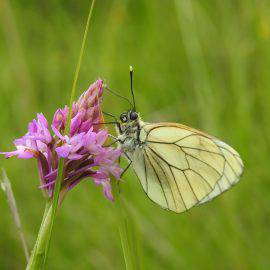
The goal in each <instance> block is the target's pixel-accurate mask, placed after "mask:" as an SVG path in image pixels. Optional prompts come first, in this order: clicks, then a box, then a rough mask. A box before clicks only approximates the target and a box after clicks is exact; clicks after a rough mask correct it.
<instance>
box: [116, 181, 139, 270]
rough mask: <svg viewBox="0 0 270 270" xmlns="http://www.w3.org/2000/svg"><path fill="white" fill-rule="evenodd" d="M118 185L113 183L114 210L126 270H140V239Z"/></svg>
mask: <svg viewBox="0 0 270 270" xmlns="http://www.w3.org/2000/svg"><path fill="white" fill-rule="evenodd" d="M116 185H117V184H116V183H115V182H113V196H114V200H115V203H114V208H115V214H116V219H117V223H118V231H119V235H120V240H121V246H122V251H123V255H124V260H125V266H126V270H138V269H140V268H141V267H140V262H139V254H138V247H137V245H138V239H137V237H136V235H137V234H136V232H135V230H136V229H135V227H136V226H135V223H134V222H133V219H132V216H131V214H130V213H129V211H128V209H127V207H126V205H125V203H124V201H123V198H122V197H121V194H120V193H119V190H118V188H117V187H116Z"/></svg>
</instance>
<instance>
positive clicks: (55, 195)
mask: <svg viewBox="0 0 270 270" xmlns="http://www.w3.org/2000/svg"><path fill="white" fill-rule="evenodd" d="M94 4H95V0H92V3H91V5H90V9H89V13H88V17H87V22H86V26H85V30H84V35H83V40H82V45H81V49H80V54H79V58H78V62H77V66H76V70H75V74H74V79H73V84H72V89H71V95H70V103H69V112H68V119H67V122H66V127H65V132H64V133H65V134H69V131H70V123H71V117H72V104H73V101H74V98H75V93H76V86H77V81H78V76H79V72H80V68H81V63H82V56H83V53H84V48H85V42H86V38H87V34H88V30H89V25H90V20H91V17H92V12H93V8H94ZM63 172H64V159H63V158H61V159H60V160H59V165H58V174H57V178H56V183H55V188H54V193H53V203H52V218H51V223H50V225H49V233H48V240H47V244H46V247H45V257H44V266H45V264H46V261H47V257H48V252H49V248H50V242H51V236H52V230H53V225H54V220H55V215H56V211H57V207H58V201H59V195H60V191H61V183H62V178H63Z"/></svg>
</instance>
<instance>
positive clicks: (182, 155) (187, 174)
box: [132, 123, 243, 212]
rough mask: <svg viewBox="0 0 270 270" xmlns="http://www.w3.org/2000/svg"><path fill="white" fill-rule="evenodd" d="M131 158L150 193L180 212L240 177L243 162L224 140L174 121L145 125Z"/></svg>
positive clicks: (171, 208) (152, 198)
mask: <svg viewBox="0 0 270 270" xmlns="http://www.w3.org/2000/svg"><path fill="white" fill-rule="evenodd" d="M140 139H141V141H145V145H144V147H142V148H140V149H137V150H136V151H135V154H134V156H133V158H132V161H133V168H134V170H135V172H136V173H137V175H138V177H139V179H140V182H141V184H142V186H143V188H144V190H145V192H146V194H147V195H148V196H149V198H150V199H151V200H152V201H154V202H155V203H157V204H159V205H160V206H161V207H163V208H165V209H168V210H172V211H174V212H183V211H186V210H188V209H190V208H191V207H193V206H195V205H197V204H201V203H204V202H207V201H209V200H211V199H212V198H214V197H216V196H217V195H219V194H221V193H222V192H224V191H225V190H227V189H228V188H230V187H231V186H232V185H234V184H236V183H237V182H238V181H239V178H240V175H241V174H242V172H243V163H242V160H241V158H240V156H239V154H238V153H237V152H236V151H235V150H234V149H233V148H231V147H230V146H229V145H227V144H225V143H224V142H222V141H220V140H218V139H216V138H214V137H212V136H210V135H207V134H205V133H203V132H201V131H198V130H196V129H192V128H189V127H187V126H184V125H179V124H173V123H160V124H145V125H144V126H143V127H142V131H141V136H140Z"/></svg>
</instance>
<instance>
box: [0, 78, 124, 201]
mask: <svg viewBox="0 0 270 270" xmlns="http://www.w3.org/2000/svg"><path fill="white" fill-rule="evenodd" d="M102 86H103V84H102V80H97V81H96V82H95V83H93V84H92V85H91V86H90V87H89V88H88V90H87V91H85V92H84V93H83V94H82V95H81V96H80V98H79V99H78V101H77V102H74V103H73V107H72V118H71V124H70V132H69V134H67V135H65V134H64V131H65V127H66V124H67V123H66V122H67V118H68V111H69V108H68V106H65V107H64V108H63V109H57V110H56V112H55V114H54V117H53V120H52V123H51V124H49V123H48V120H47V119H46V118H45V117H44V115H43V114H42V113H39V114H37V119H34V120H33V121H32V122H30V123H29V125H28V132H27V133H26V134H25V135H24V136H23V137H21V138H19V139H16V140H14V145H15V146H16V150H15V151H11V152H2V153H1V154H4V155H5V157H6V158H9V157H12V156H17V157H18V158H22V159H29V158H35V159H36V160H37V164H38V169H39V175H40V182H41V185H40V187H41V188H42V189H44V190H45V191H46V194H47V195H48V196H49V197H51V196H52V195H53V191H54V185H55V181H56V178H57V173H58V164H59V160H60V158H64V170H63V180H62V183H61V190H62V191H64V192H66V191H68V190H70V189H72V188H73V187H74V186H76V185H77V184H78V183H79V182H80V181H82V180H83V179H87V178H88V179H92V180H93V181H94V182H95V183H96V184H97V185H101V186H102V187H103V192H104V194H105V196H106V197H107V198H108V199H110V200H113V197H112V193H111V176H112V175H113V176H114V177H115V178H116V179H119V178H120V175H121V172H122V169H121V168H120V167H119V165H118V158H119V156H120V155H121V151H120V150H119V149H116V148H113V147H106V141H107V139H108V136H109V135H108V131H107V130H105V129H103V127H104V126H103V125H102V124H101V123H102V122H103V115H102V111H101V102H102V94H103V87H102Z"/></svg>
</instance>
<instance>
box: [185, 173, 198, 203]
mask: <svg viewBox="0 0 270 270" xmlns="http://www.w3.org/2000/svg"><path fill="white" fill-rule="evenodd" d="M183 174H184V176H185V178H186V180H187V182H188V185H189V187H190V189H191V191H192V193H193V195H194V196H195V198H196V200H197V202H199V201H200V200H199V199H198V197H197V195H196V193H195V191H194V189H193V187H192V185H191V184H190V182H189V179H188V177H187V175H186V173H185V171H183Z"/></svg>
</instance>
